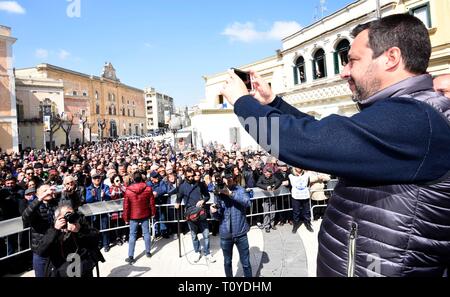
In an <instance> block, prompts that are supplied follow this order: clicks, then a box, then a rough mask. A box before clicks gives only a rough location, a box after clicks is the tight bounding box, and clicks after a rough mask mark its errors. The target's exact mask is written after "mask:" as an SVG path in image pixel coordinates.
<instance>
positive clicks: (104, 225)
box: [100, 215, 109, 247]
mask: <svg viewBox="0 0 450 297" xmlns="http://www.w3.org/2000/svg"><path fill="white" fill-rule="evenodd" d="M100 228H101V230H104V229H108V228H109V216H108V215H101V220H100ZM102 244H103V247H108V246H109V231H106V232H102Z"/></svg>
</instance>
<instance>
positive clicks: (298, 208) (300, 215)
mask: <svg viewBox="0 0 450 297" xmlns="http://www.w3.org/2000/svg"><path fill="white" fill-rule="evenodd" d="M292 215H293V220H294V223H295V224H298V223H300V222H304V223H309V222H310V221H311V209H310V204H309V199H304V200H297V199H294V198H292Z"/></svg>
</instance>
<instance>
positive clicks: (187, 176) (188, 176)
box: [186, 175, 194, 178]
mask: <svg viewBox="0 0 450 297" xmlns="http://www.w3.org/2000/svg"><path fill="white" fill-rule="evenodd" d="M193 177H194V176H193V175H186V178H193Z"/></svg>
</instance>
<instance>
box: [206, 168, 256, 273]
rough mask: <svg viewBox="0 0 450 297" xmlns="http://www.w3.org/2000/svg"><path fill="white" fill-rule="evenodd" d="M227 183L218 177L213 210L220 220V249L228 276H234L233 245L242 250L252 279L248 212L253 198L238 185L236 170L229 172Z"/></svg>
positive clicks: (240, 254) (226, 173)
mask: <svg viewBox="0 0 450 297" xmlns="http://www.w3.org/2000/svg"><path fill="white" fill-rule="evenodd" d="M222 178H223V182H222V181H221V180H220V178H217V179H216V180H217V186H216V188H215V190H214V203H215V204H213V205H211V207H210V212H211V214H213V215H214V217H215V218H216V219H218V220H219V221H220V227H219V233H220V246H221V248H222V251H223V257H224V268H225V275H226V276H227V277H232V276H233V268H232V259H233V245H236V247H237V249H238V251H239V257H240V259H241V264H242V268H243V270H244V276H245V277H252V267H251V265H250V251H249V244H248V237H247V232H248V231H249V230H250V226H249V224H248V222H247V217H246V210H247V208H248V207H250V205H251V201H250V196H249V195H248V193H247V192H246V191H245V189H244V188H242V187H241V186H239V185H237V184H236V181H235V180H234V177H233V172H232V171H225V172H224V173H223V175H222Z"/></svg>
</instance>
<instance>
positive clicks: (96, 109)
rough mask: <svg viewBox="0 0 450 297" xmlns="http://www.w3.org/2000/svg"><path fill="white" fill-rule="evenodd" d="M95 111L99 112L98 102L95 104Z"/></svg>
mask: <svg viewBox="0 0 450 297" xmlns="http://www.w3.org/2000/svg"><path fill="white" fill-rule="evenodd" d="M95 113H96V114H100V105H98V103H97V104H96V105H95Z"/></svg>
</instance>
